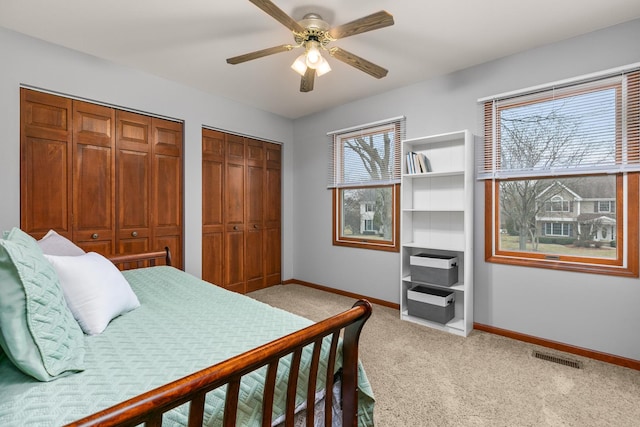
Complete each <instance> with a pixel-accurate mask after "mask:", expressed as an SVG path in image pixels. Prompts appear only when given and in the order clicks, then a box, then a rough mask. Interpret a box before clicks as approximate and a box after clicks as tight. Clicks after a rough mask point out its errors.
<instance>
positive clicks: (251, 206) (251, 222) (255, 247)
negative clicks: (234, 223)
mask: <svg viewBox="0 0 640 427" xmlns="http://www.w3.org/2000/svg"><path fill="white" fill-rule="evenodd" d="M246 153H247V156H246V165H247V166H246V168H247V188H246V192H245V199H246V204H247V235H246V258H245V271H246V274H247V292H251V291H254V290H257V289H262V288H264V253H263V252H264V234H263V233H264V197H265V194H264V190H265V187H264V164H265V161H264V143H263V142H262V141H256V140H253V139H249V140H247V150H246Z"/></svg>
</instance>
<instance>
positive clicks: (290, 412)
mask: <svg viewBox="0 0 640 427" xmlns="http://www.w3.org/2000/svg"><path fill="white" fill-rule="evenodd" d="M111 261H112V262H114V264H116V265H117V266H118V268H120V269H122V270H127V269H132V268H139V267H145V266H154V265H156V264H158V262H160V263H163V264H166V265H171V255H170V253H169V248H165V251H158V252H149V253H144V254H140V255H121V256H116V257H112V258H111ZM371 311H372V308H371V304H370V303H369V302H368V301H366V300H360V301H357V302H356V303H355V304H354V306H353V307H352V308H351V309H349V310H347V311H345V312H343V313H340V314H337V315H335V316H332V317H330V318H328V319H325V320H323V321H321V322H319V323H315V324H313V325H311V326H309V327H307V328H304V329H301V330H299V331H297V332H294V333H292V334H289V335H286V336H284V337H282V338H279V339H277V340H275V341H272V342H270V343H267V344H265V345H263V346H261V347H258V348H255V349H253V350H249V351H247V352H245V353H243V354H240V355H238V356H235V357H233V358H231V359H228V360H225V361H223V362H220V363H217V364H215V365H213V366H210V367H208V368H205V369H203V370H201V371H198V372H195V373H193V374H191V375H188V376H186V377H183V378H181V379H179V380H176V381H174V382H171V383H168V384H165V385H163V386H161V387H158V388H156V389H154V390H151V391H148V392H146V393H144V394H141V395H139V396H136V397H133V398H131V399H129V400H127V401H124V402H122V403H119V404H117V405H115V406H112V407H111V408H107V409H105V410H103V411H100V412H97V413H95V414H93V415H90V416H88V417H86V418H83V419H81V420H78V421H75V422H73V423H71V424H68V426H135V425H138V424H140V423H145V425H146V426H152V427H156V426H157V427H159V426H161V424H162V415H163V414H164V413H165V412H167V411H169V410H171V409H173V408H175V407H177V406H180V405H182V404H184V403H187V402H188V403H189V424H188V425H189V426H190V427H193V426H202V424H203V417H204V403H205V394H206V393H207V392H209V391H211V390H214V389H216V388H218V387H221V386H224V385H226V387H227V392H226V401H225V407H224V426H225V427H233V426H235V420H236V412H237V405H238V393H239V390H240V379H241V377H242V376H243V375H245V374H247V373H249V372H252V371H255V370H257V369H259V368H261V367H263V366H268V368H267V376H266V382H265V388H264V389H265V391H264V396H263V405H262V420H263V421H262V427H268V426H271V418H272V406H273V398H274V388H275V381H276V371H277V367H278V362H279V360H280V359H281V358H282V357H285V356H287V355H290V354H291V355H293V358H292V362H291V370H290V374H289V375H290V377H289V381H288V386H287V387H288V388H287V395H286V413H285V426H293V422H294V410H295V399H296V386H297V378H298V371H299V366H300V359H301V355H302V349H303V348H304V347H305V346H307V345H308V344H313V356H312V362H311V365H310V368H309V369H310V370H309V385H308V388H307V394H306V399H307V409H306V423H307V424H306V425H307V426H313V425H314V406H315V397H316V376H317V372H318V366H319V362H320V349H321V344H322V341H323V339H324V338H325V337H327V336H329V335H331V347H330V352H329V360H328V364H327V366H335V359H336V353H337V347H338V339H339V337H340V334H341V333H342V334H343V336H342V354H343V363H342V380H341V396H342V398H341V402H340V403H341V407H342V425H343V426H357V425H358V389H357V384H358V341H359V338H360V332H361V331H362V327H363V326H364V324H365V322H366V321H367V319H368V318H369V316H371ZM334 383H335V382H334V372H332V370H331V369H327V377H326V390H327V392H326V393H325V402H324V406H325V426H331V425H332V406H333V393H331V390H332V389H333V385H334Z"/></svg>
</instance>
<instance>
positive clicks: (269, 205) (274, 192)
mask: <svg viewBox="0 0 640 427" xmlns="http://www.w3.org/2000/svg"><path fill="white" fill-rule="evenodd" d="M281 150H282V149H281V146H280V145H278V144H272V143H265V153H266V169H265V191H264V193H265V209H264V224H265V245H264V248H265V249H264V259H265V262H264V264H265V285H266V286H272V285H277V284H279V283H281V282H282V277H281V269H282V267H281V265H282V246H281V245H282V236H281V230H282V229H281V217H282V208H281V206H282V189H281V188H282V187H281V185H282V183H281V158H282V155H281Z"/></svg>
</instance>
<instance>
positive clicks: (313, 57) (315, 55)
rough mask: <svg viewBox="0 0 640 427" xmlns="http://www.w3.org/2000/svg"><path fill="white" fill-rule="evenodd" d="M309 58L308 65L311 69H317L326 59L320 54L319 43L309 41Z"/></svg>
mask: <svg viewBox="0 0 640 427" xmlns="http://www.w3.org/2000/svg"><path fill="white" fill-rule="evenodd" d="M305 55H306V56H307V59H306V63H307V67H309V68H314V69H315V68H317V67H318V66H319V65H320V64H321V63H322V60H323V59H324V58H323V57H322V55H321V54H320V50H319V49H318V42H316V41H309V42H307V52H306V53H305Z"/></svg>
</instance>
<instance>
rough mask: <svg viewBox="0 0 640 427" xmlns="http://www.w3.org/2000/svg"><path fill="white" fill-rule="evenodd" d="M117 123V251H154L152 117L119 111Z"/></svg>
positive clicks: (122, 252)
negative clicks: (152, 238)
mask: <svg viewBox="0 0 640 427" xmlns="http://www.w3.org/2000/svg"><path fill="white" fill-rule="evenodd" d="M116 123H117V128H116V165H117V180H116V186H117V187H116V193H117V205H116V207H117V210H118V221H117V231H116V249H117V251H116V252H117V253H119V254H126V253H138V252H146V251H149V250H151V217H150V203H149V195H150V193H151V117H148V116H144V115H141V114H136V113H131V112H127V111H120V110H118V111H117V113H116Z"/></svg>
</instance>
